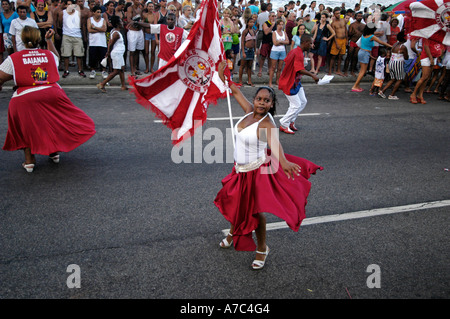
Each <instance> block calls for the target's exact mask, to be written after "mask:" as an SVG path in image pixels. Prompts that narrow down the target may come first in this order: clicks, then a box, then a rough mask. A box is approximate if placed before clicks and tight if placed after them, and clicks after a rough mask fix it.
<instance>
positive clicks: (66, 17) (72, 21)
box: [63, 10, 81, 38]
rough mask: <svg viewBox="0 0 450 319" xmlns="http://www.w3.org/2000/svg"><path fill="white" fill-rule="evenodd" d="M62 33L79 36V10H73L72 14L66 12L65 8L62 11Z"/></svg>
mask: <svg viewBox="0 0 450 319" xmlns="http://www.w3.org/2000/svg"><path fill="white" fill-rule="evenodd" d="M63 35H68V36H71V37H75V38H81V28H80V12H79V11H77V10H75V12H74V13H72V14H68V13H67V10H64V11H63Z"/></svg>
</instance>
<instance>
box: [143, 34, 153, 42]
mask: <svg viewBox="0 0 450 319" xmlns="http://www.w3.org/2000/svg"><path fill="white" fill-rule="evenodd" d="M144 39H145V41H152V40H156V37H155V35H154V34H153V33H144Z"/></svg>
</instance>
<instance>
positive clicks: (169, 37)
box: [166, 32, 175, 43]
mask: <svg viewBox="0 0 450 319" xmlns="http://www.w3.org/2000/svg"><path fill="white" fill-rule="evenodd" d="M166 41H167V42H168V43H173V42H174V41H175V34H173V33H172V32H168V33H167V34H166Z"/></svg>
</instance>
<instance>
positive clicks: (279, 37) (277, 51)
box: [269, 19, 289, 87]
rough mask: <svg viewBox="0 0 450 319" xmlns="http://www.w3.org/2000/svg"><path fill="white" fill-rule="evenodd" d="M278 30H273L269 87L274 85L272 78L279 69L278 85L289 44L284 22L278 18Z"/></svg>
mask: <svg viewBox="0 0 450 319" xmlns="http://www.w3.org/2000/svg"><path fill="white" fill-rule="evenodd" d="M276 28H277V29H276V30H275V31H274V32H272V43H273V45H272V49H271V51H270V69H269V87H272V78H273V74H274V73H275V68H276V69H277V75H276V85H278V79H279V78H280V75H281V69H282V68H283V62H284V58H285V57H286V45H287V44H289V38H288V36H287V34H286V32H284V31H283V29H284V22H283V20H281V19H278V20H277V22H276Z"/></svg>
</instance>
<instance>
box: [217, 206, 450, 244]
mask: <svg viewBox="0 0 450 319" xmlns="http://www.w3.org/2000/svg"><path fill="white" fill-rule="evenodd" d="M445 206H450V200H441V201H435V202H427V203H419V204H412V205H405V206H396V207H387V208H378V209H369V210H362V211H359V212H352V213H344V214H335V215H327V216H319V217H310V218H305V219H304V220H303V222H302V225H301V227H303V226H307V225H314V224H322V223H330V222H339V221H344V220H351V219H357V218H366V217H373V216H380V215H387V214H397V213H404V212H411V211H418V210H423V209H431V208H438V207H445ZM284 228H289V226H288V225H287V224H286V222H284V221H283V222H276V223H269V224H267V225H266V230H275V229H284ZM229 231H230V230H229V229H224V230H222V233H223V234H224V235H225V236H226V235H227V234H228V232H229Z"/></svg>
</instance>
